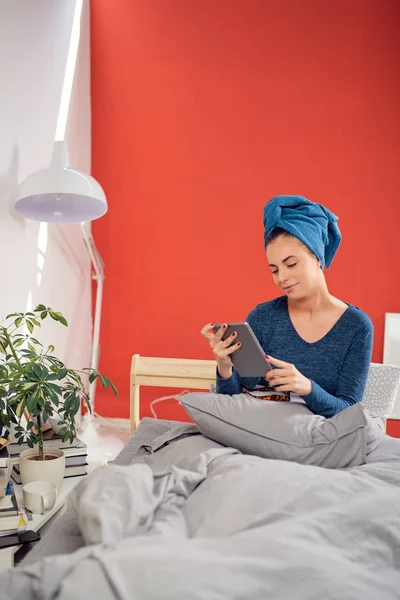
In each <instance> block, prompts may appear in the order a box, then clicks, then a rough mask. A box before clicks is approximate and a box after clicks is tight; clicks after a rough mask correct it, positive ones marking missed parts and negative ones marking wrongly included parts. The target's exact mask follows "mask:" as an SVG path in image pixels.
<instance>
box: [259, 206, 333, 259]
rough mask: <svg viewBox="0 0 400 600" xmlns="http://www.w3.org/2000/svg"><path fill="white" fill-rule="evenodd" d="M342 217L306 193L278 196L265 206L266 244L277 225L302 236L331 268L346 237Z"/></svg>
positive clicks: (299, 237) (297, 236)
mask: <svg viewBox="0 0 400 600" xmlns="http://www.w3.org/2000/svg"><path fill="white" fill-rule="evenodd" d="M338 220H339V219H338V217H337V216H336V215H334V214H333V213H332V212H331V211H330V210H328V209H327V208H325V207H324V206H322V204H316V203H315V202H311V200H308V199H307V198H304V196H275V198H271V200H270V201H269V202H267V204H266V205H265V206H264V246H265V245H266V243H267V240H268V237H269V235H270V234H271V233H272V231H273V230H274V229H275V228H276V227H280V228H281V229H284V230H285V231H287V232H288V233H291V234H292V235H294V236H295V237H296V238H298V239H299V240H300V241H301V242H303V244H304V245H305V246H307V248H308V249H309V250H310V251H311V252H312V253H313V254H315V256H316V257H317V258H318V260H319V261H320V263H321V267H322V268H324V267H326V268H327V269H329V267H330V266H331V263H332V261H333V258H334V256H335V254H336V251H337V249H338V248H339V244H340V241H341V239H342V236H341V234H340V230H339V227H338V224H337V222H338Z"/></svg>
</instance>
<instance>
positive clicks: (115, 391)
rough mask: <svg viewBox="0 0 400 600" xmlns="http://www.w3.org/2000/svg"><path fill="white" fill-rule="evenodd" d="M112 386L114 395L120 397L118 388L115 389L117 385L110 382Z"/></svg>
mask: <svg viewBox="0 0 400 600" xmlns="http://www.w3.org/2000/svg"><path fill="white" fill-rule="evenodd" d="M110 385H111V387H112V390H113V392H114V394H115V395H116V396H117V397H118V390H117V388H116V387H115V385H114V384H113V382H112V381H110Z"/></svg>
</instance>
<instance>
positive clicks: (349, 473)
mask: <svg viewBox="0 0 400 600" xmlns="http://www.w3.org/2000/svg"><path fill="white" fill-rule="evenodd" d="M139 454H140V456H139V457H138V458H136V460H135V462H134V464H131V465H129V466H119V465H113V466H110V467H107V468H105V469H99V470H97V471H95V472H94V473H93V474H92V475H91V476H89V477H87V478H86V479H85V480H84V481H83V482H82V483H81V484H80V485H79V486H78V487H77V488H76V490H75V492H74V495H73V506H74V510H75V511H76V513H77V517H78V524H79V527H80V530H81V533H82V535H83V538H84V540H85V543H86V545H85V546H84V547H82V548H81V549H79V550H78V551H76V552H75V553H73V554H69V555H60V556H55V557H54V556H53V557H48V558H46V559H44V560H42V561H40V562H38V563H34V564H26V565H24V564H23V565H22V566H21V567H19V568H18V569H14V570H10V571H9V572H7V573H5V574H4V575H3V576H2V577H0V586H1V587H0V589H2V590H7V597H8V598H10V599H13V600H14V599H15V600H17V599H18V600H20V599H25V598H26V599H27V600H30V599H36V598H40V599H42V600H50V599H52V600H53V599H58V600H67V599H70V598H74V599H80V598H96V599H97V600H111V599H113V600H114V599H116V598H118V599H128V598H129V599H137V600H150V599H151V600H153V599H163V600H167V599H171V600H191V599H193V600H194V599H200V598H201V599H207V600H214V599H215V600H217V599H218V600H222V599H230V600H232V599H243V600H253V599H254V600H258V599H260V600H264V599H266V598H272V599H283V600H296V599H299V600H301V599H307V600H312V599H315V600H317V599H318V600H320V599H324V600H353V599H354V600H392V599H393V600H394V599H399V598H400V466H399V458H398V456H395V455H394V454H393V455H391V454H390V451H388V452H387V453H386V454H385V453H383V454H382V455H381V456H380V457H378V459H377V461H376V462H370V463H369V464H365V465H363V466H360V467H354V468H350V469H346V470H344V469H343V470H332V469H324V468H321V467H314V466H309V465H300V464H297V463H294V462H286V461H279V460H269V459H263V458H258V457H255V456H248V455H243V454H240V453H239V452H238V451H236V450H234V449H232V448H225V447H223V446H221V445H219V444H218V443H216V442H213V441H211V440H209V439H207V438H205V437H203V436H201V435H199V434H198V432H197V430H196V427H194V426H191V425H188V426H179V427H177V428H175V429H173V430H168V429H167V430H166V431H165V432H164V434H163V435H162V436H161V437H158V438H156V439H155V440H154V441H152V442H150V443H149V444H147V445H146V447H143V448H142V449H141V452H140V453H139Z"/></svg>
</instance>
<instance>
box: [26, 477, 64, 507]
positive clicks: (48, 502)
mask: <svg viewBox="0 0 400 600" xmlns="http://www.w3.org/2000/svg"><path fill="white" fill-rule="evenodd" d="M22 492H23V495H24V504H25V508H27V509H28V510H30V511H31V512H32V513H38V514H42V513H44V512H45V511H46V510H50V509H51V508H53V506H54V504H55V502H56V498H57V488H56V486H55V485H54V483H51V481H32V482H31V483H26V484H25V485H24V486H23V488H22Z"/></svg>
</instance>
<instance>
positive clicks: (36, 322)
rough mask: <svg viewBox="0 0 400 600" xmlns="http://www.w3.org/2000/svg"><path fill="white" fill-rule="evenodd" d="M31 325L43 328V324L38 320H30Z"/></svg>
mask: <svg viewBox="0 0 400 600" xmlns="http://www.w3.org/2000/svg"><path fill="white" fill-rule="evenodd" d="M30 321H31V323H33V324H34V325H37V326H38V327H41V326H42V325H41V323H40V322H39V321H38V320H37V319H30Z"/></svg>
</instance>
